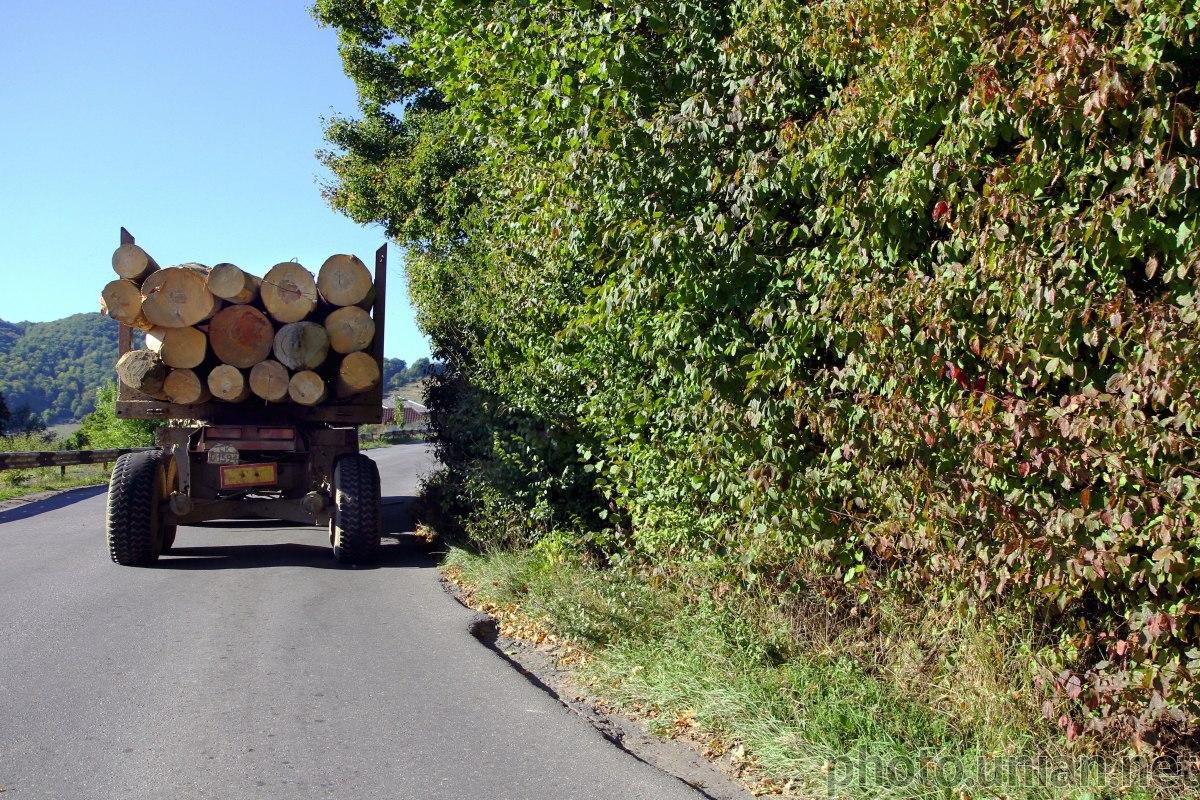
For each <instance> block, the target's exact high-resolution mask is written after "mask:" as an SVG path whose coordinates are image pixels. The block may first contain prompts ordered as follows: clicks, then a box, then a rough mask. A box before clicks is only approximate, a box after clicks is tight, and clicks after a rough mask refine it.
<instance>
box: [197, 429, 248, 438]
mask: <svg viewBox="0 0 1200 800" xmlns="http://www.w3.org/2000/svg"><path fill="white" fill-rule="evenodd" d="M204 435H205V436H207V437H208V438H209V439H240V438H242V429H241V428H208V429H207V430H205V432H204Z"/></svg>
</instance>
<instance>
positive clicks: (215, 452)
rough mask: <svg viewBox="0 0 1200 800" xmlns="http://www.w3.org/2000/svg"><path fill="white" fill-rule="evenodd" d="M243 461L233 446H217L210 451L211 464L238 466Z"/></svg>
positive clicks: (209, 459) (209, 461)
mask: <svg viewBox="0 0 1200 800" xmlns="http://www.w3.org/2000/svg"><path fill="white" fill-rule="evenodd" d="M240 460H241V457H240V456H239V455H238V451H237V448H236V447H234V446H233V445H231V444H215V445H213V446H212V447H211V448H209V451H208V463H210V464H236V463H238V462H239V461H240Z"/></svg>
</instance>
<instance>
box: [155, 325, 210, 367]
mask: <svg viewBox="0 0 1200 800" xmlns="http://www.w3.org/2000/svg"><path fill="white" fill-rule="evenodd" d="M146 348H147V349H149V350H153V351H154V352H155V353H158V357H159V358H161V359H162V361H163V363H164V364H166V365H167V366H168V367H174V368H175V369H193V368H194V367H198V366H200V365H201V364H202V363H203V362H204V357H205V356H206V355H208V337H207V336H205V335H204V332H203V331H200V330H197V329H196V328H152V329H151V330H149V331H147V333H146Z"/></svg>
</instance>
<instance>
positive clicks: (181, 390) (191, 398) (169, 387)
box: [163, 369, 211, 406]
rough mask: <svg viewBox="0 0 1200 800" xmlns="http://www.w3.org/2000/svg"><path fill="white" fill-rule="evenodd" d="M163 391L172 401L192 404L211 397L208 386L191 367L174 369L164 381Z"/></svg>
mask: <svg viewBox="0 0 1200 800" xmlns="http://www.w3.org/2000/svg"><path fill="white" fill-rule="evenodd" d="M163 393H164V394H165V395H166V396H167V398H168V399H169V400H170V401H171V402H172V403H179V404H180V405H184V406H190V405H195V404H197V403H204V402H207V401H208V400H210V399H211V395H210V394H209V392H208V387H207V386H205V384H204V381H202V380H200V376H199V375H197V374H196V373H195V371H194V370H190V369H173V370H171V372H170V374H169V375H167V379H166V380H165V381H163Z"/></svg>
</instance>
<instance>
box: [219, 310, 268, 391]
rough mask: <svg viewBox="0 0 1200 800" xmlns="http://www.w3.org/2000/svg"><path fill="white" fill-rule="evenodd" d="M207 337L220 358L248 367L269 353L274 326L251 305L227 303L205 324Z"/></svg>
mask: <svg viewBox="0 0 1200 800" xmlns="http://www.w3.org/2000/svg"><path fill="white" fill-rule="evenodd" d="M208 341H209V344H210V345H212V350H213V353H214V354H216V356H217V358H219V359H221V361H223V362H225V363H226V364H231V365H233V366H235V367H240V368H242V369H248V368H250V367H253V366H254V365H255V364H257V363H258V362H260V361H262V360H263V359H265V358H268V357H269V356H270V355H271V346H272V344H273V343H274V341H275V328H274V327H273V326H272V325H271V320H269V319H267V315H266V314H264V313H263V312H261V311H259V310H258V309H257V308H255V307H254V306H246V305H242V306H229V307H227V308H223V309H221V310H220V311H218V312H217V315H216V316H215V317H213V319H212V322H210V323H209V324H208ZM213 394H216V392H213Z"/></svg>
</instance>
